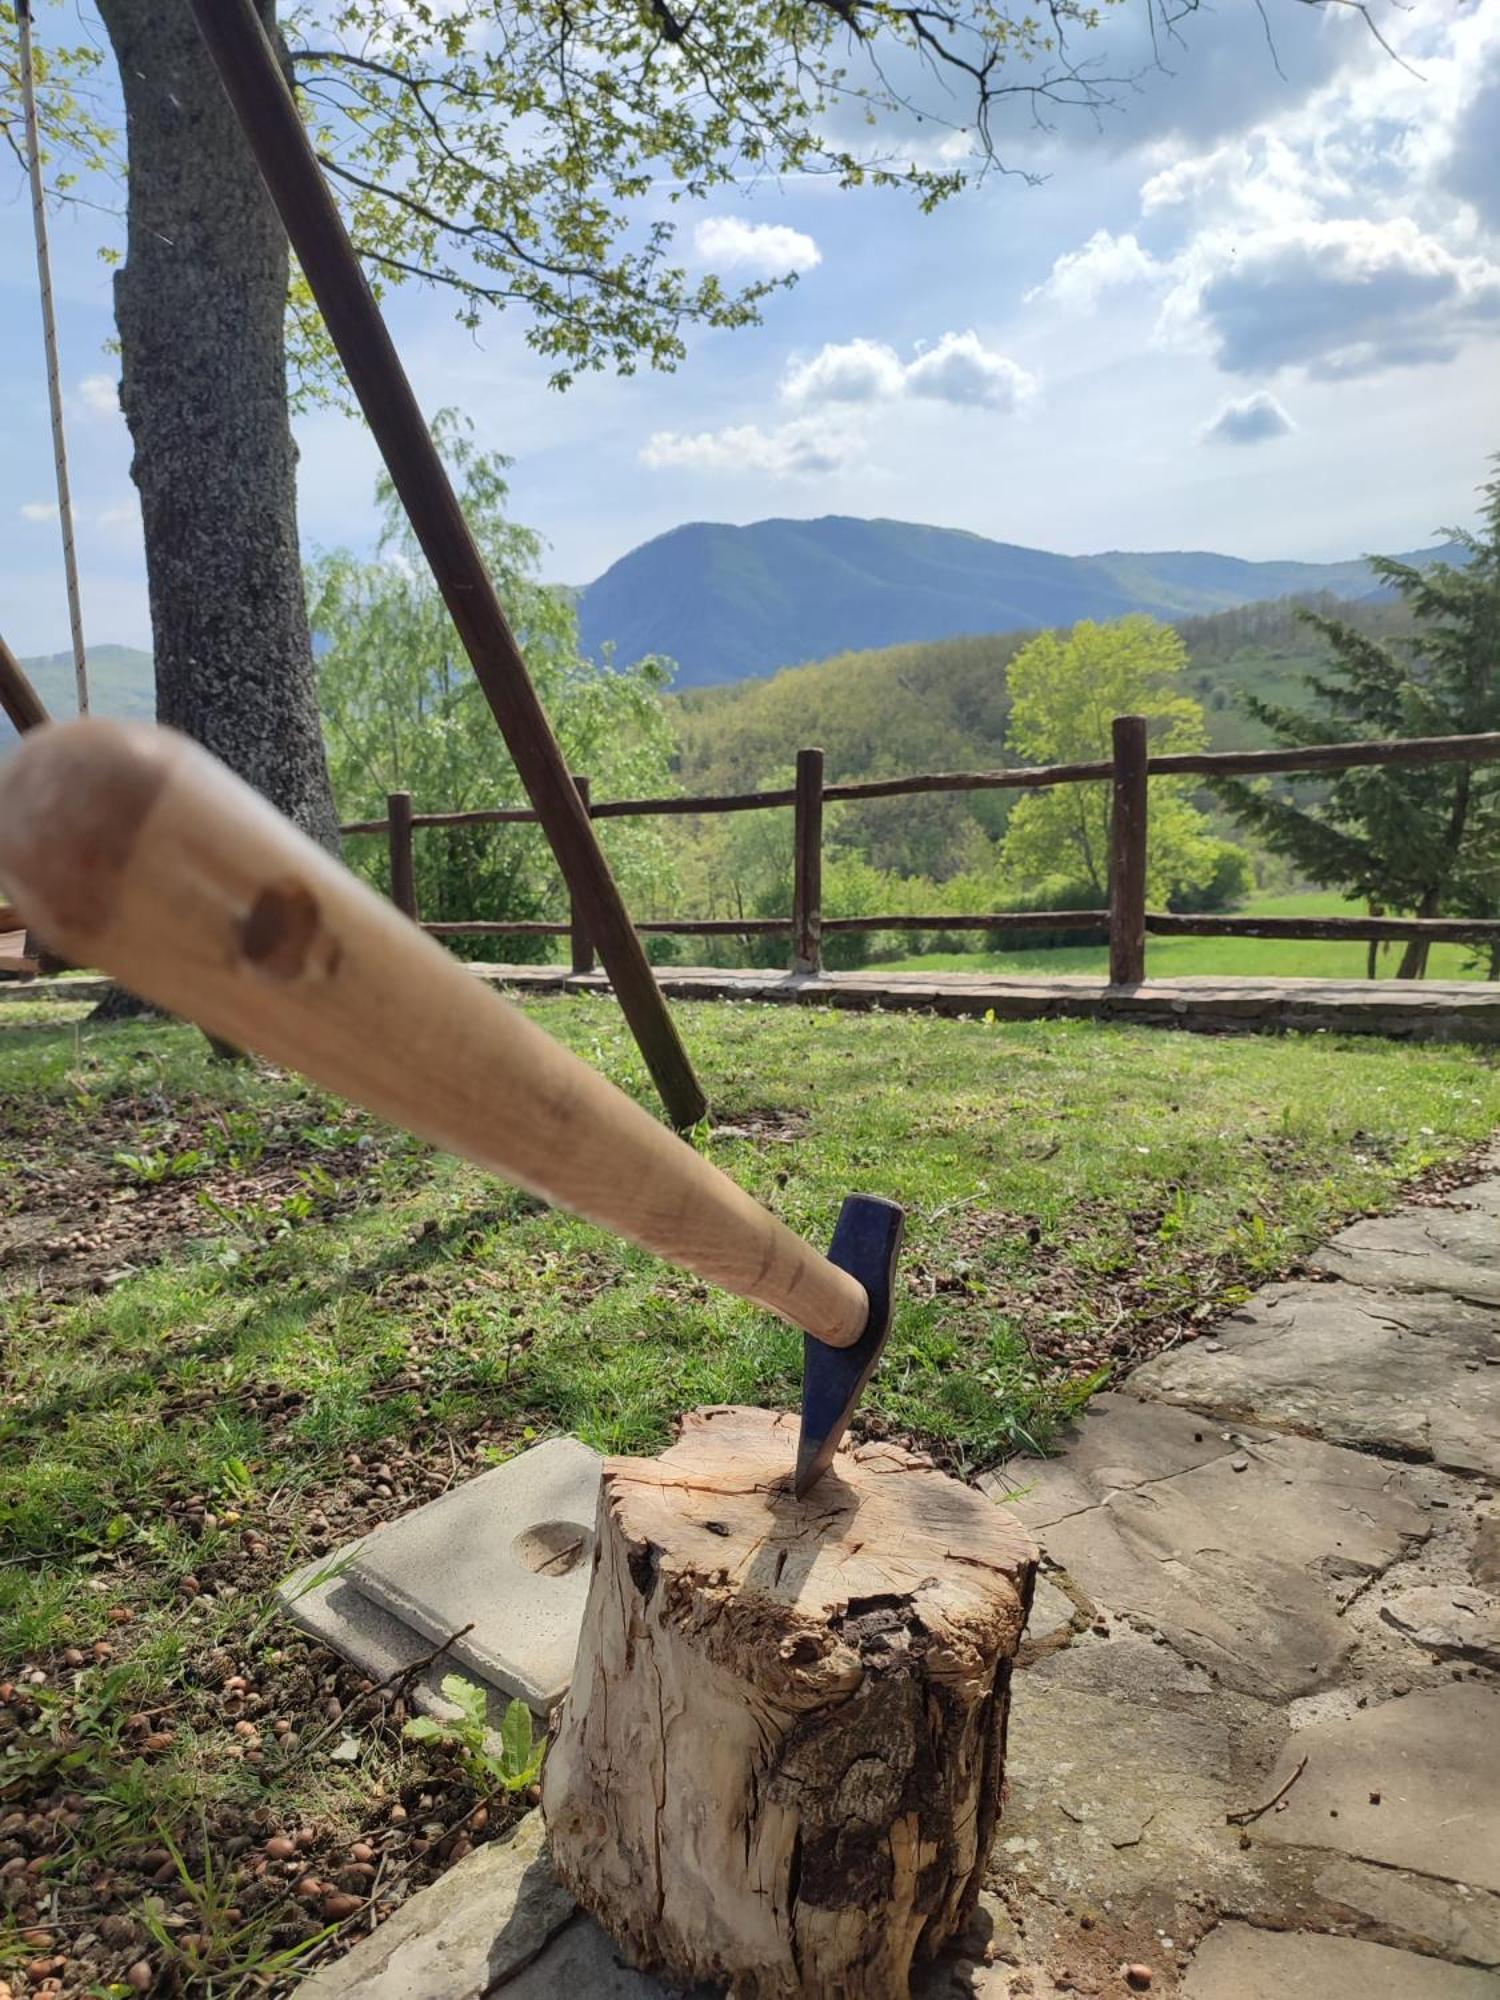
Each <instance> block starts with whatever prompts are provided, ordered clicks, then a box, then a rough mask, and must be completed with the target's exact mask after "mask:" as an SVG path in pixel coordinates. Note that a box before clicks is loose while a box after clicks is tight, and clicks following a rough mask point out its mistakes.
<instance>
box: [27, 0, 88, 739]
mask: <svg viewBox="0 0 1500 2000" xmlns="http://www.w3.org/2000/svg"><path fill="white" fill-rule="evenodd" d="M16 25H17V27H18V29H19V30H20V37H21V96H22V99H23V101H24V103H25V106H26V165H27V170H28V172H29V174H30V178H31V225H32V230H33V233H34V234H35V237H36V271H37V277H38V278H39V279H40V281H41V288H42V338H43V341H44V342H45V344H46V349H47V397H48V401H49V402H50V403H51V405H52V458H53V463H54V465H55V467H56V471H57V518H58V520H59V522H60V523H61V526H62V545H63V575H64V577H65V578H66V580H67V588H68V620H69V623H70V625H71V626H72V630H73V673H74V676H75V678H76V680H77V683H78V713H79V714H80V715H87V714H88V712H89V682H88V666H87V662H86V660H85V657H84V650H83V606H82V603H81V601H80V599H79V594H78V553H77V550H76V549H75V548H74V545H73V500H72V495H71V493H70V492H69V490H68V448H67V442H66V439H65V438H64V436H63V405H62V381H61V378H60V375H59V372H58V366H57V320H56V316H55V314H54V313H53V310H52V260H51V258H50V256H49V255H48V252H47V206H46V201H45V199H44V196H43V189H42V142H41V137H40V134H39V133H38V130H37V117H36V86H35V77H34V74H33V70H32V60H31V0H16Z"/></svg>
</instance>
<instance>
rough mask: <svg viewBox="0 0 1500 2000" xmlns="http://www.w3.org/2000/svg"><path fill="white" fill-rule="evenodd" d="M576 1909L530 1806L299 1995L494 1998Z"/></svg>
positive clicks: (320, 1999) (360, 1999)
mask: <svg viewBox="0 0 1500 2000" xmlns="http://www.w3.org/2000/svg"><path fill="white" fill-rule="evenodd" d="M573 1909H574V1904H573V1898H572V1897H571V1896H570V1895H569V1894H568V1893H567V1891H566V1890H565V1889H562V1888H560V1887H559V1886H558V1883H557V1881H556V1879H555V1878H554V1876H553V1874H552V1869H551V1866H550V1865H549V1863H548V1860H547V1852H546V1836H545V1833H544V1830H543V1827H542V1816H541V1814H540V1813H539V1812H532V1813H528V1814H527V1815H526V1817H525V1819H523V1820H522V1821H521V1824H520V1825H519V1826H518V1827H517V1828H516V1830H515V1832H514V1833H513V1834H512V1835H511V1837H510V1839H509V1840H507V1841H489V1842H487V1843H486V1844H485V1845H484V1846H483V1847H476V1848H475V1850H474V1852H473V1853H472V1854H469V1855H466V1856H465V1857H464V1859H463V1860H462V1861H460V1862H457V1863H456V1864H455V1865H454V1866H453V1867H452V1868H450V1869H449V1870H448V1872H447V1874H446V1875H442V1876H439V1878H438V1880H437V1881H436V1882H434V1883H433V1884H432V1885H431V1887H430V1888H427V1889H424V1890H423V1891H422V1892H421V1894H420V1895H417V1896H413V1897H412V1899H411V1901H410V1902H409V1903H405V1904H403V1905H402V1907H401V1908H400V1909H399V1910H398V1911H397V1912H396V1914H395V1915H394V1916H392V1917H388V1918H387V1919H386V1921H385V1922H384V1923H383V1924H382V1925H381V1926H380V1928H379V1930H377V1931H373V1932H372V1933H371V1934H370V1936H369V1937H367V1938H362V1939H361V1940H360V1942H359V1943H358V1944H357V1945H355V1947H354V1949H353V1950H352V1951H350V1952H349V1953H348V1954H347V1955H346V1956H345V1957H343V1958H341V1959H338V1960H337V1961H336V1962H335V1963H334V1964H333V1965H330V1966H327V1967H326V1968H325V1969H324V1970H323V1971H321V1972H315V1973H314V1974H313V1975H312V1977H311V1978H310V1979H307V1980H304V1981H303V1983H302V1984H301V1985H300V1986H299V1987H298V1988H297V1993H298V2000H485V1996H486V1995H488V1994H490V1993H493V1992H494V1991H495V1989H496V1988H497V1987H503V1988H504V1990H505V1991H507V1992H509V1991H511V1990H512V1988H511V1986H510V1985H509V1984H507V1983H506V1982H508V1981H510V1980H512V1979H513V1977H514V1975H516V1974H518V1973H522V1972H523V1971H524V1968H526V1967H527V1966H529V1965H531V1964H532V1963H533V1962H534V1961H535V1960H536V1958H537V1957H538V1954H540V1953H542V1952H543V1951H544V1949H545V1948H546V1946H547V1944H548V1941H549V1939H551V1938H552V1937H553V1935H554V1934H555V1933H556V1932H557V1931H559V1930H560V1929H562V1927H563V1926H564V1925H565V1924H567V1922H568V1920H569V1918H570V1917H571V1916H572V1915H573ZM517 1990H519V1989H517ZM536 1990H537V1991H538V1992H541V1991H544V1990H546V1991H550V1992H554V1993H556V1992H559V1991H563V1990H565V1989H563V1988H560V1987H552V1988H547V1989H544V1988H540V1987H539V1988H537V1989H536ZM575 1990H576V1991H577V1992H578V1993H579V1994H584V1993H592V1992H593V1991H594V1990H595V1989H594V1988H592V1987H589V1986H580V1987H577V1988H576V1989H575ZM599 1990H600V1991H603V1990H605V1989H603V1988H601V1989H599ZM611 1990H612V1989H611ZM622 1990H623V1989H622Z"/></svg>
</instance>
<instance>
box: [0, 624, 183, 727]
mask: <svg viewBox="0 0 1500 2000" xmlns="http://www.w3.org/2000/svg"><path fill="white" fill-rule="evenodd" d="M21 665H22V666H23V667H24V668H25V669H26V673H27V676H28V678H29V679H30V681H31V684H32V686H33V687H34V688H35V689H36V691H37V693H38V694H39V695H40V696H41V698H42V700H43V701H44V702H45V703H46V705H47V709H48V712H49V713H50V714H52V715H55V716H57V717H59V718H62V717H65V716H69V715H72V714H73V712H74V709H75V707H76V696H75V694H74V688H73V655H72V654H71V653H48V654H47V655H46V656H45V657H44V658H40V659H32V660H22V662H21ZM88 670H89V707H90V709H91V710H92V711H93V713H94V714H95V715H115V716H119V717H120V718H121V719H122V720H124V721H144V722H149V721H150V720H151V719H152V717H153V716H154V715H155V713H156V690H155V687H154V686H153V684H152V678H151V655H150V654H149V653H143V652H141V651H140V650H139V648H138V647H135V646H91V647H90V648H89V653H88ZM11 733H12V732H11V728H10V724H9V723H8V722H7V721H6V720H5V718H4V716H0V742H3V741H4V740H5V739H6V738H7V737H8V736H9V735H10V734H11Z"/></svg>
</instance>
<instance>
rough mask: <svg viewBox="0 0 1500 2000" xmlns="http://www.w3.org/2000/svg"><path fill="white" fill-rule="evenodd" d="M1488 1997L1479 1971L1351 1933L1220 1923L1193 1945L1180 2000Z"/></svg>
mask: <svg viewBox="0 0 1500 2000" xmlns="http://www.w3.org/2000/svg"><path fill="white" fill-rule="evenodd" d="M1273 1995H1274V2000H1496V1992H1495V1981H1494V1979H1493V1978H1492V1977H1491V1975H1490V1974H1489V1973H1487V1972H1474V1971H1470V1970H1469V1969H1467V1968H1466V1967H1463V1966H1457V1965H1445V1964H1444V1963H1443V1962H1442V1960H1440V1959H1435V1958H1419V1957H1418V1956H1417V1955H1416V1954H1415V1953H1414V1952H1409V1951H1393V1950H1392V1949H1391V1948H1390V1946H1389V1945H1382V1944H1365V1943H1364V1942H1362V1941H1361V1940H1360V1939H1357V1938H1343V1937H1311V1936H1309V1935H1307V1934H1306V1933H1305V1932H1299V1931H1264V1930H1256V1929H1254V1928H1253V1927H1252V1926H1251V1925H1249V1924H1220V1925H1219V1926H1218V1928H1217V1929H1216V1930H1214V1931H1212V1932H1211V1933H1210V1934H1209V1936H1208V1937H1206V1938H1205V1939H1204V1941H1203V1943H1202V1944H1201V1945H1199V1947H1198V1950H1197V1953H1196V1955H1195V1956H1194V1959H1193V1963H1192V1965H1191V1967H1190V1968H1189V1970H1188V1975H1187V1978H1186V1980H1185V1981H1184V1982H1183V1986H1182V1996H1183V2000H1272V1996H1273Z"/></svg>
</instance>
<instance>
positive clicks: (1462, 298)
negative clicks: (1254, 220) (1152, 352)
mask: <svg viewBox="0 0 1500 2000" xmlns="http://www.w3.org/2000/svg"><path fill="white" fill-rule="evenodd" d="M1180 269H1181V278H1180V281H1179V284H1178V287H1177V290H1176V291H1175V292H1174V294H1173V296H1172V297H1171V298H1170V299H1169V300H1168V301H1167V305H1166V308H1165V312H1164V322H1165V324H1166V325H1167V327H1168V328H1171V327H1172V326H1174V325H1175V326H1178V327H1183V326H1193V325H1196V327H1197V328H1198V329H1200V330H1201V332H1202V333H1203V334H1204V335H1205V336H1206V337H1207V339H1208V341H1209V344H1210V346H1211V348H1212V351H1213V353H1214V356H1215V359H1216V360H1217V362H1218V364H1219V366H1220V368H1222V369H1223V370H1224V371H1225V372H1226V373H1227V374H1231V375H1243V374H1268V373H1274V372H1275V371H1277V370H1279V369H1290V368H1301V369H1304V370H1305V371H1306V372H1307V373H1308V374H1309V375H1313V376H1316V377H1319V378H1322V379H1324V380H1331V379H1334V378H1336V377H1343V376H1353V375H1365V374H1369V373H1371V372H1373V371H1374V370H1376V369H1380V368H1396V367H1410V366H1415V365H1418V364H1421V363H1424V362H1430V361H1445V360H1449V359H1451V358H1452V356H1453V355H1454V354H1456V353H1457V351H1458V349H1459V347H1460V345H1461V344H1462V342H1463V340H1464V339H1465V338H1466V337H1467V336H1468V335H1470V334H1472V333H1474V332H1478V331H1484V330H1488V331H1490V332H1492V333H1493V332H1500V265H1497V264H1494V263H1491V262H1490V261H1489V260H1488V259H1487V258H1485V257H1483V256H1461V255H1456V254H1455V253H1454V252H1453V251H1452V250H1450V249H1449V248H1447V247H1446V246H1445V245H1444V244H1443V243H1442V242H1440V241H1439V240H1438V239H1437V238H1436V237H1435V236H1432V235H1428V234H1425V233H1424V232H1423V230H1422V229H1421V228H1419V226H1418V225H1417V223H1415V222H1414V221H1412V220H1411V219H1410V218H1409V217H1396V218H1393V219H1391V220H1389V221H1382V222H1376V221H1370V220H1325V221H1319V222H1302V223H1296V224H1293V225H1291V226H1290V227H1287V228H1282V229H1268V230H1264V231H1262V232H1261V233H1260V234H1258V235H1256V236H1253V237H1250V238H1248V239H1243V240H1242V239H1237V238H1236V237H1235V236H1233V235H1232V234H1231V233H1229V232H1228V231H1223V232H1215V233H1213V234H1210V235H1206V236H1205V237H1203V238H1202V239H1200V241H1199V242H1197V243H1196V244H1195V245H1193V246H1192V248H1191V249H1190V250H1189V251H1188V252H1187V253H1186V255H1185V256H1184V257H1183V259H1182V260H1181V264H1180Z"/></svg>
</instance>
